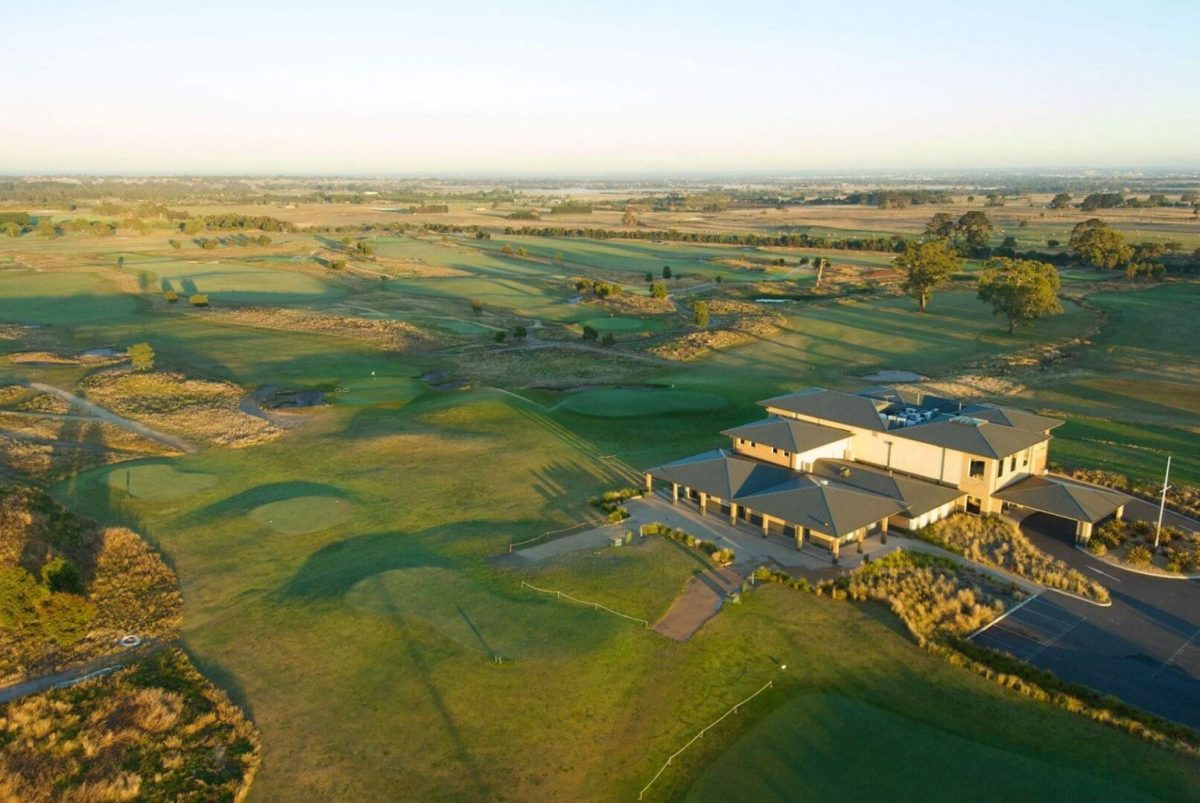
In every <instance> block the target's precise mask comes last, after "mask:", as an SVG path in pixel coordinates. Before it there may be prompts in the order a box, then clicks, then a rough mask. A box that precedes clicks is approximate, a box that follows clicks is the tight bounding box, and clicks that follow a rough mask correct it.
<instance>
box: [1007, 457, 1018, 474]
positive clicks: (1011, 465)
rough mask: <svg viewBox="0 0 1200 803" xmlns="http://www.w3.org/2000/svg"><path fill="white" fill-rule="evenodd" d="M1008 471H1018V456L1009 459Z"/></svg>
mask: <svg viewBox="0 0 1200 803" xmlns="http://www.w3.org/2000/svg"><path fill="white" fill-rule="evenodd" d="M1008 470H1009V471H1016V470H1017V456H1016V455H1013V456H1012V457H1010V458H1008Z"/></svg>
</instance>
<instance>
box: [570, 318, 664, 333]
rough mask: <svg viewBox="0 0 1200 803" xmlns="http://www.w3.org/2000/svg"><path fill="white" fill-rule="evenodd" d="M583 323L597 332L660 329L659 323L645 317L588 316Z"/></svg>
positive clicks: (653, 330) (651, 330)
mask: <svg viewBox="0 0 1200 803" xmlns="http://www.w3.org/2000/svg"><path fill="white" fill-rule="evenodd" d="M584 324H586V325H587V326H590V327H592V328H593V329H595V330H596V331H597V332H601V333H604V332H612V333H614V334H617V333H622V332H656V331H658V330H659V329H662V324H661V323H659V322H658V321H652V320H649V319H646V318H621V317H614V318H589V319H588V320H586V321H584Z"/></svg>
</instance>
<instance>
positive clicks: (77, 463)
mask: <svg viewBox="0 0 1200 803" xmlns="http://www.w3.org/2000/svg"><path fill="white" fill-rule="evenodd" d="M42 398H44V399H45V400H46V402H47V404H48V405H58V404H66V402H63V401H62V400H61V399H59V398H58V397H56V396H45V394H39V397H38V399H39V400H40V399H42ZM54 414H57V410H55V411H54ZM173 453H174V452H173V451H172V450H170V449H168V448H167V447H165V446H163V445H162V444H159V443H157V442H155V441H151V440H148V439H146V438H143V437H141V436H139V435H135V434H133V433H131V432H129V431H128V430H125V429H122V428H121V427H118V426H116V425H115V424H109V423H105V422H102V421H97V420H90V419H75V418H54V417H46V416H43V415H41V414H32V415H31V414H29V413H27V412H25V411H20V412H19V413H13V412H5V411H3V410H0V465H2V466H4V467H7V468H8V469H10V470H12V471H13V472H15V473H17V474H19V475H24V476H27V477H30V478H39V479H54V478H57V477H61V476H65V475H67V474H71V473H74V472H77V471H82V470H84V469H87V468H92V467H94V466H101V465H107V464H108V463H115V462H119V461H122V460H131V459H135V458H138V457H149V456H154V455H164V454H173Z"/></svg>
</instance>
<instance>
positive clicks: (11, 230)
mask: <svg viewBox="0 0 1200 803" xmlns="http://www.w3.org/2000/svg"><path fill="white" fill-rule="evenodd" d="M4 233H5V234H7V235H8V236H9V237H20V236H21V227H20V226H18V225H17V224H16V223H13V222H12V221H11V220H10V221H9V222H8V223H5V224H4Z"/></svg>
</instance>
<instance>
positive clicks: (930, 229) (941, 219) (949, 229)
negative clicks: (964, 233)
mask: <svg viewBox="0 0 1200 803" xmlns="http://www.w3.org/2000/svg"><path fill="white" fill-rule="evenodd" d="M953 236H954V216H953V215H951V214H950V213H949V212H938V213H937V214H935V215H934V216H933V217H931V218H930V219H929V222H928V223H926V224H925V239H927V240H943V239H946V238H949V237H953Z"/></svg>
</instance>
